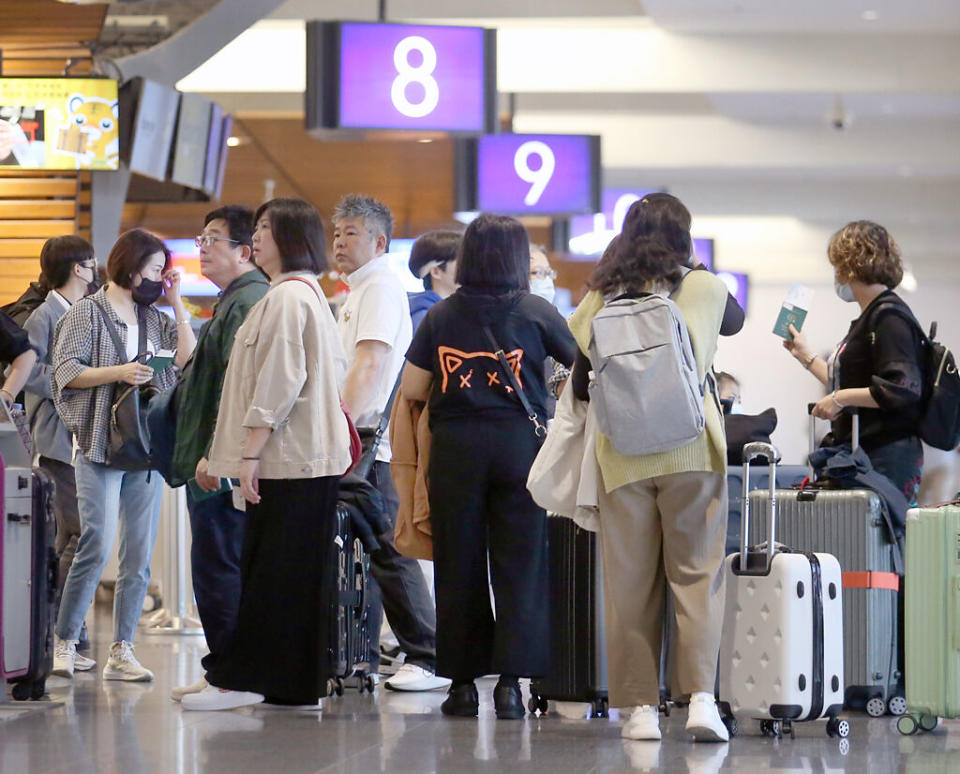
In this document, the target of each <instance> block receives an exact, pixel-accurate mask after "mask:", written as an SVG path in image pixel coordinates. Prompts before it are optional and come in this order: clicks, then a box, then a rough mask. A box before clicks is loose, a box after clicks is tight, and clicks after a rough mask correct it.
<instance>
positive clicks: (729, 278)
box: [717, 271, 750, 312]
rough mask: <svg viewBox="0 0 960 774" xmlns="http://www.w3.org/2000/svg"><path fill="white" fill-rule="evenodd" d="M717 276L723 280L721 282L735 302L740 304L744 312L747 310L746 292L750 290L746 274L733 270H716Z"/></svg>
mask: <svg viewBox="0 0 960 774" xmlns="http://www.w3.org/2000/svg"><path fill="white" fill-rule="evenodd" d="M717 277H718V278H719V279H721V280H723V284H724V285H726V286H727V290H729V291H730V295H732V296H733V297H734V298H735V299H737V303H738V304H740V308H741V309H743V311H744V312H746V311H747V294H748V292H749V290H750V278H749V277H748V276H747V275H746V274H740V273H739V272H735V271H718V272H717Z"/></svg>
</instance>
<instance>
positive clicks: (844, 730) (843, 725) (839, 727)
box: [827, 718, 850, 739]
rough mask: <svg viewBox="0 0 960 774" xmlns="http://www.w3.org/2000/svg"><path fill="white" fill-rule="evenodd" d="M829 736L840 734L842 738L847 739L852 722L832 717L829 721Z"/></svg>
mask: <svg viewBox="0 0 960 774" xmlns="http://www.w3.org/2000/svg"><path fill="white" fill-rule="evenodd" d="M827 736H830V737H833V736H838V737H840V738H841V739H846V738H847V737H848V736H850V724H849V723H848V722H847V721H846V720H841V719H840V718H830V719H829V720H828V721H827Z"/></svg>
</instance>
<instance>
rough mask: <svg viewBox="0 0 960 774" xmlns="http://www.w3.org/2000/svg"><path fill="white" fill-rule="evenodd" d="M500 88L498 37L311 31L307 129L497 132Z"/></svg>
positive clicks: (341, 26) (416, 30)
mask: <svg viewBox="0 0 960 774" xmlns="http://www.w3.org/2000/svg"><path fill="white" fill-rule="evenodd" d="M496 81H497V75H496V31H495V30H488V29H483V28H481V27H445V26H429V25H411V24H373V23H366V22H310V23H309V24H308V25H307V91H306V125H307V129H409V130H419V131H444V132H462V133H474V134H480V133H482V132H485V131H491V132H492V131H494V129H495V126H496V110H497V104H496V103H497V98H496V97H497V89H496Z"/></svg>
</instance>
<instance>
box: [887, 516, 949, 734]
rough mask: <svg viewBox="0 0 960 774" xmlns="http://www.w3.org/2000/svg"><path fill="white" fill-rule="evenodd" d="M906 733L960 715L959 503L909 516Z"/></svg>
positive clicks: (902, 722)
mask: <svg viewBox="0 0 960 774" xmlns="http://www.w3.org/2000/svg"><path fill="white" fill-rule="evenodd" d="M905 584H906V594H907V597H906V681H907V711H908V714H906V715H904V716H902V717H901V718H900V720H899V721H898V722H897V728H898V729H899V730H900V733H902V734H914V733H916V732H917V730H918V729H920V730H922V731H932V730H933V729H934V728H936V726H937V722H938V719H939V718H955V717H958V716H960V503H950V504H948V505H943V506H939V507H935V508H912V509H911V510H910V511H908V512H907V559H906V581H905Z"/></svg>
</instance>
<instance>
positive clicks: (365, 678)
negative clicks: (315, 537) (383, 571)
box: [327, 504, 376, 696]
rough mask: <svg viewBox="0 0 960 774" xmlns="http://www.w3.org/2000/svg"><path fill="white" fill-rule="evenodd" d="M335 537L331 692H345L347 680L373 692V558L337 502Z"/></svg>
mask: <svg viewBox="0 0 960 774" xmlns="http://www.w3.org/2000/svg"><path fill="white" fill-rule="evenodd" d="M336 513H337V532H336V535H335V536H334V543H335V556H336V567H337V583H336V588H335V590H334V593H335V595H336V596H335V598H334V600H333V601H332V603H331V605H330V634H331V641H330V648H329V657H330V662H329V666H330V679H329V681H328V683H327V693H328V694H334V693H335V694H336V695H337V696H342V695H343V689H344V686H345V684H346V681H348V680H350V683H351V684H353V683H354V682H355V683H356V687H357V688H359V690H360V692H361V693H363V691H364V690H367V691H370V692H371V693H372V692H373V689H374V687H375V685H376V683H375V678H374V677H373V676H372V675H370V674H369V672H370V662H369V660H368V658H369V653H370V632H369V627H368V625H367V621H368V615H367V578H368V576H369V575H370V557H369V556H368V555H367V552H366V551H364V549H363V544H362V543H361V542H360V540H359V539H358V538H356V537H355V536H354V533H353V526H352V523H351V519H350V513H349V511H348V510H347V509H346V508H345V507H344V506H343V505H340V504H337V509H336Z"/></svg>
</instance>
